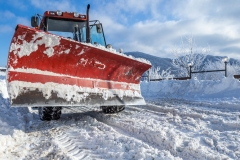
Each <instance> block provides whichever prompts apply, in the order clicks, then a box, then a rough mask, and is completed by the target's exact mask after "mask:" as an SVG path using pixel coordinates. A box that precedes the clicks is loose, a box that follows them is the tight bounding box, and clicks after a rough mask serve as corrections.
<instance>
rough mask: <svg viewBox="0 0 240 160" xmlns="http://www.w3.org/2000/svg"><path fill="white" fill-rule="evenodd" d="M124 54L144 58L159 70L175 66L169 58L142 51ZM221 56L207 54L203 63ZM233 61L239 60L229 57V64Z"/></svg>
mask: <svg viewBox="0 0 240 160" xmlns="http://www.w3.org/2000/svg"><path fill="white" fill-rule="evenodd" d="M125 54H127V55H132V56H134V57H136V58H145V59H147V60H149V61H150V62H151V63H152V66H154V67H160V68H161V70H166V69H167V68H169V67H171V69H172V70H175V67H173V66H172V59H171V58H161V57H157V56H153V55H150V54H147V53H143V52H126V53H125ZM223 58H224V57H222V56H212V55H207V56H206V58H205V60H204V62H203V63H205V62H207V61H210V62H216V61H218V60H222V59H223ZM234 63H240V60H238V59H234V58H230V59H229V64H234Z"/></svg>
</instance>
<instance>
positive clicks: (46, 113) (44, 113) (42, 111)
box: [38, 107, 62, 121]
mask: <svg viewBox="0 0 240 160" xmlns="http://www.w3.org/2000/svg"><path fill="white" fill-rule="evenodd" d="M61 110H62V107H38V113H39V117H40V119H41V120H42V121H51V120H58V119H59V118H60V116H61V114H62V111H61Z"/></svg>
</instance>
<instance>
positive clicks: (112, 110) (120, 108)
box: [101, 106, 125, 114]
mask: <svg viewBox="0 0 240 160" xmlns="http://www.w3.org/2000/svg"><path fill="white" fill-rule="evenodd" d="M101 108H102V111H103V113H106V114H113V113H118V112H121V111H123V110H124V109H125V106H101Z"/></svg>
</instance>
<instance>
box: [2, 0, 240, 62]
mask: <svg viewBox="0 0 240 160" xmlns="http://www.w3.org/2000/svg"><path fill="white" fill-rule="evenodd" d="M88 3H89V4H90V5H91V9H90V16H91V18H90V19H92V20H93V19H98V20H100V21H101V22H102V23H103V27H104V32H105V36H106V40H107V43H110V44H112V45H113V47H114V48H116V49H118V48H122V49H123V50H124V52H130V51H140V52H145V53H148V54H151V55H155V56H159V57H169V58H173V57H174V55H173V50H174V49H175V48H180V47H181V40H182V39H184V38H185V37H188V36H191V35H192V36H193V38H194V40H195V43H196V46H195V47H196V48H205V47H209V48H210V52H209V54H211V55H219V56H229V57H230V58H240V20H239V15H240V3H239V1H237V0H228V1H226V0H184V1H179V0H111V1H110V0H8V1H6V0H0V15H1V18H0V66H5V65H6V63H7V55H8V50H9V46H10V42H11V38H12V36H13V33H14V28H15V27H16V25H17V24H23V25H27V26H30V18H31V16H32V15H34V14H35V13H39V14H43V12H44V11H45V10H62V11H76V12H79V13H85V12H86V6H87V4H88Z"/></svg>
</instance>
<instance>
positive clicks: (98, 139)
mask: <svg viewBox="0 0 240 160" xmlns="http://www.w3.org/2000/svg"><path fill="white" fill-rule="evenodd" d="M98 115H103V116H106V117H107V116H108V115H104V114H102V113H101V112H89V113H83V114H81V116H82V117H81V118H80V119H78V120H77V121H75V120H74V117H73V119H72V120H71V122H70V123H71V124H72V125H73V122H74V123H75V125H74V126H69V127H67V128H66V129H61V133H60V135H59V136H58V137H56V138H55V143H56V144H57V145H58V146H59V147H60V148H61V150H62V151H63V152H64V153H65V154H66V155H68V156H69V157H70V158H71V159H141V158H143V159H149V158H150V159H153V158H158V159H179V158H177V157H173V156H172V155H171V154H170V152H168V151H161V150H158V149H156V148H153V147H152V146H149V145H148V144H146V143H144V142H142V141H140V140H138V139H136V138H134V137H130V136H126V135H125V134H121V133H119V132H117V131H116V130H115V129H114V128H113V127H111V126H109V125H107V124H105V123H102V122H100V121H98V120H97V117H98ZM113 116H114V115H113ZM67 123H68V122H67Z"/></svg>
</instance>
